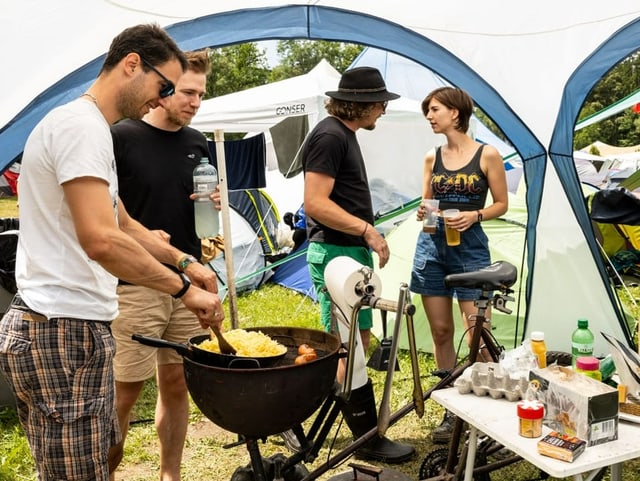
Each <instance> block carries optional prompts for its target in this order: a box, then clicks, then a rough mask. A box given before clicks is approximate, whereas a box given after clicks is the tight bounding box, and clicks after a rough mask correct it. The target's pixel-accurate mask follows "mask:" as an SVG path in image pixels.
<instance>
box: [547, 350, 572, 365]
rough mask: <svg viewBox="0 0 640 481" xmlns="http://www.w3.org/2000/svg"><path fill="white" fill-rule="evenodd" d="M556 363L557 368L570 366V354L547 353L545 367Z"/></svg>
mask: <svg viewBox="0 0 640 481" xmlns="http://www.w3.org/2000/svg"><path fill="white" fill-rule="evenodd" d="M554 362H557V363H558V365H559V366H571V353H570V352H564V351H547V366H550V365H551V364H553V363H554Z"/></svg>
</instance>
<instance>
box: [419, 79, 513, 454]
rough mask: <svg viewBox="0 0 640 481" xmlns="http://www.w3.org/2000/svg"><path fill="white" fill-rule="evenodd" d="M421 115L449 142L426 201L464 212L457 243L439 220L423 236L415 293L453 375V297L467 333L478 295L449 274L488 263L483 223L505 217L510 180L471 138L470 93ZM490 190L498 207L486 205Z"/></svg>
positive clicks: (445, 426)
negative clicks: (454, 284)
mask: <svg viewBox="0 0 640 481" xmlns="http://www.w3.org/2000/svg"><path fill="white" fill-rule="evenodd" d="M422 111H423V113H424V115H425V118H426V119H427V121H428V122H429V123H430V124H431V128H432V129H433V132H434V133H436V134H444V135H445V137H446V138H447V142H446V144H444V145H443V146H441V147H438V148H436V149H433V150H431V151H430V152H429V153H427V155H426V157H425V160H424V177H423V187H422V197H423V198H424V199H438V200H439V209H440V212H443V211H444V210H446V209H458V210H459V211H460V212H459V214H458V215H457V216H455V217H453V218H450V219H448V224H449V227H450V228H452V229H455V230H456V231H458V232H459V233H460V244H459V245H457V246H449V245H448V244H447V241H446V236H445V232H444V230H445V229H444V222H443V221H442V218H440V219H439V222H438V227H437V230H436V233H435V234H426V233H423V232H421V233H420V235H419V237H418V240H417V244H416V252H415V255H414V262H413V269H412V272H411V285H410V289H411V291H413V292H415V293H418V294H421V296H422V304H423V306H424V310H425V313H426V315H427V318H428V320H429V326H430V328H431V335H432V337H433V343H434V355H435V358H436V365H437V366H438V369H444V370H450V369H452V368H453V367H454V366H455V365H456V352H455V347H454V331H455V328H454V317H453V297H454V296H455V297H456V298H457V300H458V305H459V307H460V312H461V314H462V318H463V321H464V324H465V328H468V327H469V326H470V324H473V322H469V319H471V316H472V315H474V314H475V312H476V309H475V307H474V305H473V301H474V299H476V298H478V296H479V294H480V293H479V292H478V291H476V290H473V289H461V288H458V289H455V290H452V289H448V288H446V287H445V286H444V276H446V275H447V274H451V273H456V272H469V271H474V270H477V269H480V268H482V267H486V266H488V265H489V264H490V263H491V258H490V255H489V247H488V240H487V236H486V235H485V233H484V232H483V230H482V227H481V225H480V224H481V222H482V221H483V220H488V219H493V218H496V217H499V216H501V215H503V214H504V213H505V212H506V211H507V207H508V192H507V180H506V174H505V169H504V164H503V161H502V157H501V156H500V154H499V152H498V151H497V150H496V149H495V148H494V147H492V146H490V145H482V144H480V143H479V142H476V141H475V140H474V139H472V138H471V137H470V136H468V135H467V133H466V132H467V131H468V129H469V119H470V118H471V114H472V111H473V101H472V99H471V97H470V96H469V95H468V94H467V93H466V92H464V91H463V90H460V89H457V88H453V87H442V88H439V89H436V90H434V91H432V92H431V93H430V94H429V95H427V97H426V98H425V99H424V101H423V102H422ZM488 192H491V198H492V199H493V202H492V203H491V204H489V205H485V204H486V199H487V194H488ZM425 213H426V211H425V209H424V208H423V207H420V208H419V209H418V214H417V217H418V220H422V218H423V217H424V215H425ZM487 317H489V315H487ZM470 339H471V332H468V334H467V341H470ZM453 419H454V417H453V415H452V414H450V413H448V412H447V413H446V414H445V418H444V420H443V422H442V424H441V425H440V426H439V427H437V428H436V429H434V431H433V432H432V436H433V441H434V442H448V440H449V438H450V436H451V430H452V427H453Z"/></svg>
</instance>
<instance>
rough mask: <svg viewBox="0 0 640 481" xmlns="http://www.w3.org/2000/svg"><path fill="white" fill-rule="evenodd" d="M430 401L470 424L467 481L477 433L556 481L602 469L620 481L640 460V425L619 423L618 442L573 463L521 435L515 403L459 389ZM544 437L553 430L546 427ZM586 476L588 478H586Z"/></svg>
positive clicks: (591, 449)
mask: <svg viewBox="0 0 640 481" xmlns="http://www.w3.org/2000/svg"><path fill="white" fill-rule="evenodd" d="M431 399H433V400H434V401H436V402H437V403H439V404H441V405H442V406H444V407H445V408H447V409H448V410H450V411H451V412H453V413H454V414H455V415H457V416H459V417H461V418H462V419H464V420H465V421H466V422H467V423H469V428H470V429H469V452H468V455H467V463H466V465H465V478H464V479H465V481H472V479H473V467H474V460H475V457H476V447H477V439H478V432H480V433H484V434H485V435H487V436H490V437H491V438H492V439H494V440H496V441H497V442H498V443H500V444H501V445H503V446H504V447H506V448H507V449H510V450H511V451H513V452H514V453H516V454H518V455H519V456H520V457H522V458H523V459H525V460H526V461H528V462H530V463H531V464H533V465H534V466H536V467H538V468H539V469H541V470H543V471H544V472H546V473H548V474H550V475H551V476H553V477H555V478H565V477H569V476H572V477H573V479H574V480H575V481H588V480H590V479H592V478H591V477H592V476H594V475H595V473H596V472H597V470H598V469H599V468H602V467H604V466H611V480H612V481H621V477H622V463H623V462H624V461H627V460H629V459H633V458H637V457H640V425H638V424H634V423H628V422H624V421H620V422H619V423H618V439H617V440H616V441H609V442H606V443H604V444H600V445H597V446H590V447H587V448H586V449H585V451H584V452H583V453H582V454H581V455H580V456H578V458H577V459H576V460H575V461H573V462H572V463H569V462H566V461H560V460H558V459H554V458H550V457H548V456H542V455H540V454H538V450H537V447H536V443H537V442H538V441H539V440H540V439H541V438H525V437H523V436H520V434H519V432H518V431H519V420H518V416H517V414H516V403H515V402H510V401H507V400H506V399H493V398H491V397H489V396H484V397H480V396H476V395H475V394H473V393H470V394H460V393H459V392H458V390H457V389H456V388H448V389H441V390H437V391H434V392H433V393H431ZM542 430H543V433H542V434H543V435H545V434H547V433H548V432H550V430H549V429H548V428H547V427H546V426H543V428H542ZM583 475H585V476H586V478H585V477H583Z"/></svg>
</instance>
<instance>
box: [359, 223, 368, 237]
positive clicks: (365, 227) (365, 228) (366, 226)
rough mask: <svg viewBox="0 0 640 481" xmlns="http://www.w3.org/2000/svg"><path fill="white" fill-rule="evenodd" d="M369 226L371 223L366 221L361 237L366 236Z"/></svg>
mask: <svg viewBox="0 0 640 481" xmlns="http://www.w3.org/2000/svg"><path fill="white" fill-rule="evenodd" d="M368 228H369V223H368V222H366V223H365V224H364V230H363V231H362V234H360V237H364V235H365V234H366V233H367V229H368Z"/></svg>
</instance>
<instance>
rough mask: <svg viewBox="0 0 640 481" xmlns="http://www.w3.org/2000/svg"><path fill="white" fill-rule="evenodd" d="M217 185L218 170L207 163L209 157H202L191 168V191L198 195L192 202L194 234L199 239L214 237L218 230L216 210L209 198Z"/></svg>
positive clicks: (218, 222)
mask: <svg viewBox="0 0 640 481" xmlns="http://www.w3.org/2000/svg"><path fill="white" fill-rule="evenodd" d="M217 185H218V171H217V170H216V168H215V167H214V166H213V165H211V164H210V163H209V159H207V158H206V157H203V158H202V159H200V163H199V164H198V165H197V166H196V168H195V169H193V192H195V193H196V194H197V195H198V197H197V198H196V199H195V201H194V203H193V211H194V215H195V221H196V235H197V236H198V237H199V238H200V239H206V238H209V237H215V236H217V235H218V231H219V230H220V219H219V217H218V210H217V209H216V207H215V205H214V204H213V202H212V201H211V199H210V198H209V195H210V194H211V193H212V192H213V191H214V190H215V189H216V186H217Z"/></svg>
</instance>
